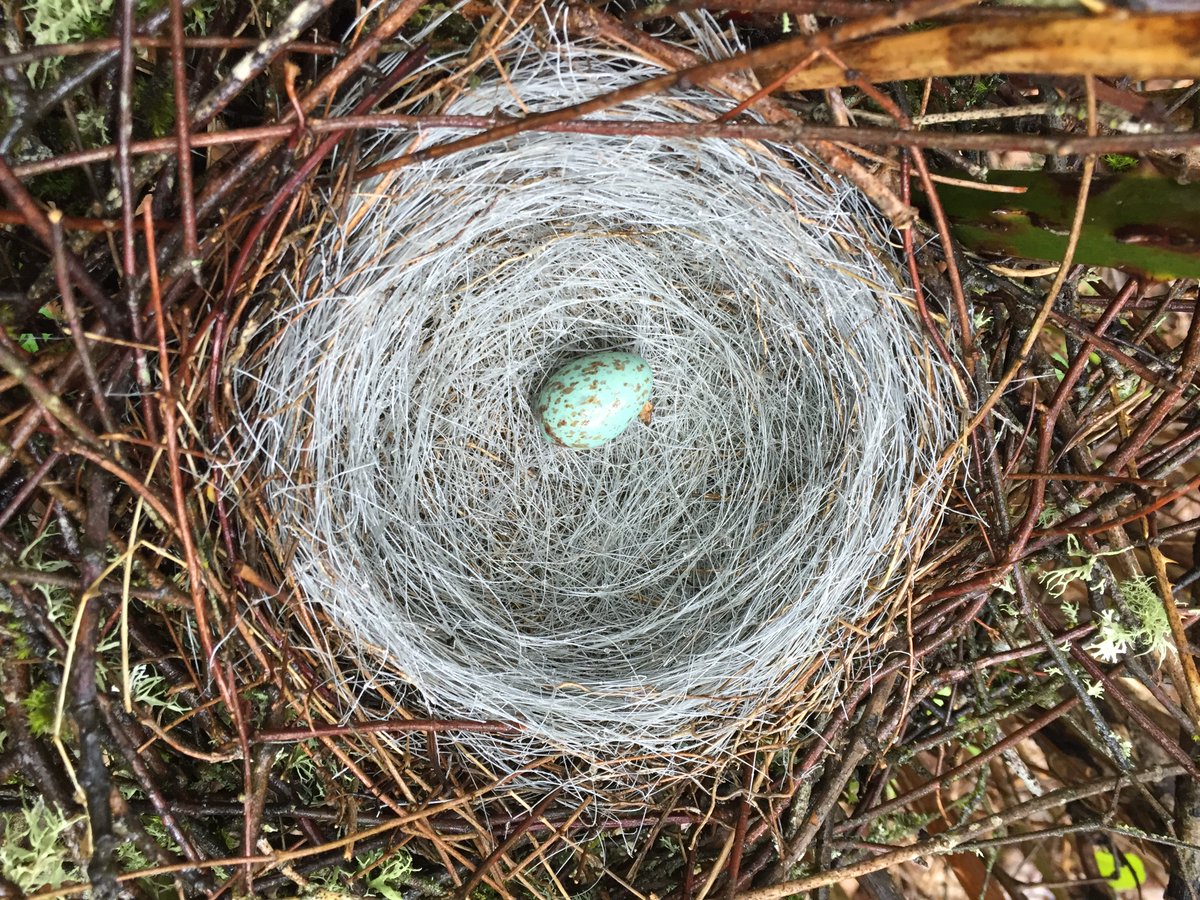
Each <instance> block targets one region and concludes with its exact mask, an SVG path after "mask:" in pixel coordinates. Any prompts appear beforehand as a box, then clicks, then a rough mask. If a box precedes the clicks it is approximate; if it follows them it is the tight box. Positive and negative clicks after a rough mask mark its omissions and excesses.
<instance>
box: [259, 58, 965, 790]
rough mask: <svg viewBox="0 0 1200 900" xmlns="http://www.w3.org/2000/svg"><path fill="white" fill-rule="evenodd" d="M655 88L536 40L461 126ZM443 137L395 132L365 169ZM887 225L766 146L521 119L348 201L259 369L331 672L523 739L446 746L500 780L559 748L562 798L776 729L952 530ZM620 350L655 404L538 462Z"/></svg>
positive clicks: (927, 378)
mask: <svg viewBox="0 0 1200 900" xmlns="http://www.w3.org/2000/svg"><path fill="white" fill-rule="evenodd" d="M652 74H655V71H654V70H653V69H650V68H647V67H646V66H644V64H641V63H637V62H635V61H631V60H629V59H627V58H621V57H619V56H614V55H612V54H609V53H606V52H603V51H600V50H591V51H586V50H582V51H581V50H579V49H578V48H576V49H574V50H573V51H572V52H571V55H570V56H569V58H567V60H566V61H565V62H564V59H563V58H562V57H560V56H556V55H555V54H554V53H553V52H552V53H550V54H543V53H540V52H532V51H530V52H527V53H526V54H525V55H524V56H523V57H522V58H520V59H518V60H516V61H515V62H513V64H512V65H511V66H510V67H509V69H508V71H507V80H506V81H500V80H496V81H485V82H483V83H482V84H479V85H478V86H476V87H473V88H472V89H471V90H470V91H468V92H466V93H465V94H464V95H463V96H461V97H460V98H459V99H458V100H456V101H455V102H454V103H452V104H451V105H450V107H449V108H448V109H447V110H446V111H447V112H449V113H462V114H487V113H491V112H493V111H494V110H495V109H496V108H500V109H501V110H504V111H505V112H510V113H513V114H520V113H521V112H522V111H523V110H539V109H546V108H552V107H556V106H559V105H562V104H565V103H570V102H575V101H578V100H582V99H585V98H587V97H590V96H593V95H596V94H598V93H601V92H605V91H609V90H612V89H614V88H616V87H620V86H622V85H624V84H628V83H630V82H632V81H635V80H638V79H640V78H644V77H647V76H649V75H652ZM515 97H519V98H520V103H519V104H518V103H517V101H516V100H515ZM728 106H729V104H727V103H726V102H724V101H721V100H718V99H715V98H713V97H711V96H709V95H705V94H700V93H688V94H677V95H673V96H671V97H653V98H648V99H644V100H641V101H638V102H636V103H633V104H629V105H627V106H624V107H621V108H619V109H616V110H611V111H609V112H607V113H605V117H607V118H614V117H626V118H633V119H656V120H667V121H680V122H689V121H696V120H698V119H701V118H706V117H712V116H713V115H715V114H718V113H720V112H721V111H723V110H725V109H727V108H728ZM456 136H458V135H457V134H454V133H447V132H437V133H436V134H429V135H422V136H416V135H413V134H411V133H398V132H392V133H384V134H381V135H379V136H378V137H377V138H376V139H375V143H374V144H373V145H372V146H369V147H367V148H366V156H368V157H375V158H390V157H393V156H396V155H398V154H400V153H401V152H403V151H404V150H405V149H408V148H410V147H412V146H414V144H419V145H428V143H430V142H432V141H443V140H450V139H452V138H453V137H456ZM864 236H865V237H864ZM883 242H884V239H883V237H882V236H881V231H880V230H879V226H878V224H877V219H876V217H875V216H874V215H873V214H872V213H871V212H870V211H869V210H868V208H867V207H866V204H865V201H863V200H862V199H861V198H860V196H859V195H858V194H856V193H855V192H853V191H852V190H851V189H849V188H847V187H845V186H843V185H840V184H838V183H836V182H834V181H832V180H830V179H828V178H825V177H823V176H822V175H821V174H820V173H819V172H816V171H813V170H811V169H810V168H809V167H808V166H807V165H806V164H805V163H803V162H801V161H799V160H796V159H793V158H789V157H784V156H782V155H780V154H779V153H777V152H775V151H772V150H770V149H768V148H765V147H762V146H757V145H756V146H750V145H744V144H735V143H723V142H718V141H692V140H664V139H658V138H647V137H632V138H629V137H620V138H617V137H600V136H584V135H565V134H532V135H525V136H522V137H520V138H518V139H514V140H510V141H507V142H503V143H497V144H492V145H489V146H485V147H482V148H479V149H476V150H471V151H469V152H465V153H461V154H457V155H451V156H449V157H447V158H444V159H441V160H437V161H434V162H431V163H427V164H423V165H414V166H411V167H408V168H404V169H401V170H398V171H397V172H394V173H390V174H389V175H387V176H383V177H382V178H381V179H378V180H376V181H374V182H370V183H366V184H364V185H362V186H360V189H359V190H358V192H357V193H356V194H355V196H354V197H353V198H352V201H351V203H350V205H349V208H348V210H347V211H346V214H345V217H344V218H343V219H341V220H339V221H338V222H337V223H335V224H331V225H327V226H326V227H325V230H324V231H323V232H322V234H321V236H320V238H319V240H318V241H317V243H316V246H315V252H314V254H313V255H312V256H311V258H310V259H309V261H308V263H307V270H306V271H307V274H306V276H305V278H304V280H303V283H301V284H296V285H291V288H292V289H293V291H294V302H291V303H284V304H282V305H281V308H280V309H279V310H278V311H277V315H276V318H275V320H274V321H273V322H272V323H269V325H268V330H269V331H270V332H271V333H272V340H271V341H270V342H269V343H267V344H266V346H265V349H264V350H263V351H262V353H261V354H260V355H259V356H258V357H257V358H255V359H254V360H253V362H252V363H251V364H248V365H247V366H246V367H245V369H244V370H243V371H242V373H241V377H242V378H243V379H244V382H243V384H244V386H245V385H249V386H250V387H251V388H252V394H253V398H254V399H253V401H252V402H251V403H250V404H249V405H248V406H247V407H246V409H245V416H246V423H247V429H248V432H249V433H250V434H251V435H252V439H253V445H252V447H250V448H248V455H249V456H251V457H252V458H253V459H254V460H255V461H256V464H257V465H259V466H261V467H262V469H263V470H264V474H265V476H266V481H265V485H266V486H265V491H266V499H267V503H268V507H269V509H270V511H271V513H272V515H273V517H274V520H275V522H276V523H277V534H276V542H277V545H278V546H279V547H280V548H281V553H286V554H287V556H288V563H289V566H290V571H291V573H292V575H293V577H294V579H295V583H296V584H297V585H298V587H299V589H300V592H301V593H302V595H303V597H304V598H305V600H306V602H310V603H312V604H314V605H315V606H317V607H319V608H320V609H321V610H323V612H324V614H325V615H326V616H327V618H328V620H330V621H332V622H333V623H335V625H336V633H333V634H316V635H312V637H313V640H314V643H315V644H316V645H318V646H319V647H320V648H322V652H324V653H325V654H326V656H327V658H328V659H329V661H330V662H329V664H330V665H331V666H336V665H338V662H337V661H336V658H337V657H338V656H339V655H340V657H341V658H342V659H344V658H345V657H346V656H350V657H353V658H355V659H358V660H359V666H360V668H361V673H360V674H359V676H358V677H359V678H360V679H361V683H360V686H361V689H362V691H363V692H364V694H365V693H366V692H368V691H369V689H370V688H371V687H372V686H375V687H379V686H383V687H386V688H388V689H389V690H391V691H393V692H394V691H398V690H399V691H407V692H408V694H407V695H409V696H413V695H414V694H413V692H414V691H415V697H416V698H417V700H416V702H418V703H419V704H420V706H421V707H423V708H424V709H425V710H426V711H428V712H429V713H430V714H433V715H439V716H457V717H464V718H471V719H479V720H487V721H492V720H499V721H505V722H513V723H517V724H519V725H520V726H522V728H523V729H524V731H523V734H522V736H521V737H520V738H519V739H501V738H497V737H494V736H486V735H467V736H463V737H462V738H460V739H458V740H461V742H462V745H463V746H465V747H466V748H468V749H469V750H470V751H472V752H473V753H476V754H481V755H482V756H483V757H484V758H485V759H486V760H487V761H488V762H489V763H490V764H491V766H492V767H493V769H494V770H496V771H499V772H501V773H513V772H515V771H516V770H517V769H518V768H519V767H520V766H521V765H523V764H525V763H527V762H528V761H529V760H530V759H532V758H534V757H535V756H536V755H537V754H539V753H545V752H546V751H548V750H549V751H552V752H559V753H563V754H565V755H566V757H567V758H568V759H569V760H575V761H576V763H575V764H573V765H571V766H569V767H568V769H569V771H571V772H573V773H574V774H571V775H569V776H565V777H569V778H570V779H575V780H581V781H587V780H588V779H600V778H605V777H617V778H623V779H629V778H631V777H633V778H635V779H636V777H638V776H639V775H646V776H648V777H661V776H664V775H672V774H680V773H686V772H689V771H693V770H695V769H696V768H697V767H702V766H704V765H707V764H711V763H713V762H719V761H720V760H721V759H723V758H724V757H726V756H727V755H728V754H729V753H731V752H732V750H733V748H734V747H735V746H737V744H738V741H739V739H740V738H741V737H743V736H745V735H746V734H747V733H751V734H753V733H758V732H760V731H770V730H771V728H772V727H774V724H773V723H774V722H775V721H776V717H777V716H778V715H780V713H781V712H782V711H784V710H786V709H787V708H788V707H789V705H791V704H794V702H795V701H796V698H795V696H793V695H794V693H795V691H796V690H797V689H798V685H797V684H796V681H797V673H798V672H800V671H801V670H802V669H804V668H805V667H806V666H811V665H812V664H813V662H814V660H816V661H820V660H824V662H821V663H820V664H819V666H818V668H819V667H820V666H824V667H825V668H826V669H827V670H829V671H831V670H832V669H833V668H834V667H836V666H839V665H844V661H840V660H839V656H840V651H841V650H842V649H844V648H845V646H846V645H847V644H848V641H849V633H848V631H847V630H846V628H845V627H844V625H843V624H841V623H845V622H855V621H858V620H861V619H862V618H863V616H865V615H866V614H867V613H868V612H869V611H870V610H871V608H872V604H873V603H874V602H876V601H877V598H878V594H879V592H880V590H882V589H883V588H884V587H885V585H884V584H880V583H877V582H879V581H880V578H879V576H880V575H881V573H882V572H883V571H884V569H885V567H886V566H887V564H888V561H889V559H890V558H893V557H894V555H895V553H896V551H897V549H898V548H905V547H908V546H909V545H910V542H912V541H914V540H915V538H914V537H913V536H914V535H916V534H919V533H920V530H921V529H922V527H923V526H924V523H927V522H928V521H929V520H930V518H931V517H933V516H935V515H936V511H937V497H938V494H939V490H940V488H941V483H942V477H943V472H941V471H939V470H938V469H937V466H936V463H935V460H936V459H937V458H938V456H939V453H940V452H941V450H942V448H943V447H944V445H945V444H946V443H947V441H948V440H949V439H950V437H951V436H952V433H953V429H954V423H955V421H956V417H955V415H954V414H953V413H952V409H953V402H952V398H951V394H950V390H949V387H948V385H949V380H948V378H947V376H946V373H945V372H944V371H943V369H942V368H941V367H940V365H939V363H938V362H937V361H936V359H934V358H932V357H931V355H930V353H929V352H928V350H927V349H926V346H925V343H924V341H923V340H922V338H921V335H920V332H919V329H918V328H917V327H916V326H915V325H914V324H913V322H912V321H911V319H910V316H909V314H908V312H907V310H906V308H905V306H904V303H903V302H902V291H901V290H900V289H898V288H897V287H896V285H895V283H894V281H893V280H892V279H891V277H890V276H889V274H888V271H887V269H886V268H885V266H884V265H882V264H881V263H880V261H879V259H878V258H877V256H878V255H880V254H881V253H882V254H886V252H887V251H886V248H885V249H884V250H883V251H880V250H879V249H878V248H879V246H880V245H883ZM599 349H624V350H632V351H634V352H636V353H638V354H640V355H641V356H643V357H644V358H646V359H647V360H648V361H649V362H650V363H651V365H652V366H653V368H654V376H655V396H654V404H655V409H654V415H653V421H652V423H651V424H650V425H649V426H644V425H642V424H640V423H636V422H635V423H634V425H633V427H632V428H630V429H629V430H628V431H627V432H626V433H625V434H623V435H622V436H620V437H619V438H618V439H616V440H615V441H613V442H612V443H610V444H608V445H606V446H604V447H601V448H598V449H595V450H589V451H575V450H568V449H564V448H560V447H556V446H552V445H551V444H550V443H548V442H547V441H546V440H545V438H544V437H543V436H542V434H541V432H540V428H539V426H538V423H537V422H536V419H535V416H534V413H533V411H532V410H531V398H532V396H533V395H534V394H535V392H536V391H537V389H538V388H539V386H540V384H541V381H542V379H544V378H545V377H546V376H547V374H549V373H550V372H552V371H553V370H554V369H555V368H557V367H558V366H559V365H561V364H562V363H563V362H564V361H566V360H568V359H570V358H572V357H574V356H577V355H580V354H583V353H585V352H589V351H593V350H599ZM829 671H826V672H825V675H828V674H829ZM835 680H836V679H835ZM813 681H815V682H822V683H830V679H829V678H827V677H826V678H824V679H823V680H822V678H815V679H813ZM820 699H822V700H823V702H824V703H826V704H827V705H832V704H836V697H833V696H829V697H825V698H820Z"/></svg>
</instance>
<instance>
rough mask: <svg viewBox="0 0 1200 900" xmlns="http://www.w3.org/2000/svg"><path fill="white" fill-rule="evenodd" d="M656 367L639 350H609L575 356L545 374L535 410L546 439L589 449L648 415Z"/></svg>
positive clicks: (646, 418)
mask: <svg viewBox="0 0 1200 900" xmlns="http://www.w3.org/2000/svg"><path fill="white" fill-rule="evenodd" d="M653 389H654V373H653V372H652V371H651V370H650V364H649V363H648V362H646V360H644V359H642V358H641V357H640V356H638V355H637V354H636V353H627V352H625V351H623V350H605V351H603V352H600V353H589V354H588V355H587V356H581V357H579V358H578V359H573V360H571V361H570V362H569V363H567V364H566V365H564V366H563V367H562V368H560V369H558V370H557V371H555V372H554V374H553V375H551V376H550V377H549V378H548V379H546V383H545V385H543V386H542V389H541V390H540V391H538V395H537V399H536V401H535V402H534V412H535V413H536V414H537V416H538V420H539V421H540V422H541V424H542V430H543V431H544V432H545V434H546V438H547V440H549V441H551V442H552V443H555V444H561V445H563V446H564V447H573V448H575V449H579V450H586V449H590V448H592V447H599V446H600V445H601V444H606V443H608V442H609V441H611V440H612V439H613V438H615V437H616V436H617V435H619V434H620V433H621V432H623V431H624V430H625V429H626V428H628V427H629V423H630V422H632V421H633V420H634V419H636V418H638V417H639V415H640V416H641V417H642V419H643V421H648V420H649V415H650V395H651V393H652V392H653Z"/></svg>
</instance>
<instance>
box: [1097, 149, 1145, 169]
mask: <svg viewBox="0 0 1200 900" xmlns="http://www.w3.org/2000/svg"><path fill="white" fill-rule="evenodd" d="M1100 158H1101V159H1102V160H1104V164H1105V165H1106V166H1108V168H1109V169H1111V170H1112V171H1114V172H1128V171H1129V170H1130V169H1136V168H1137V165H1138V158H1137V157H1136V156H1127V155H1126V154H1124V153H1105V154H1104V155H1103V156H1101V157H1100Z"/></svg>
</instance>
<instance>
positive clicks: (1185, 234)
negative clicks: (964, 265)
mask: <svg viewBox="0 0 1200 900" xmlns="http://www.w3.org/2000/svg"><path fill="white" fill-rule="evenodd" d="M988 182H989V183H990V184H1003V185H1009V186H1013V187H1021V188H1025V191H1024V192H1023V193H1019V194H1007V193H1003V194H1001V193H995V192H993V191H981V190H977V189H974V188H965V187H959V186H955V185H948V184H943V185H939V186H938V192H937V193H938V198H939V199H940V200H941V203H942V207H943V208H944V209H945V211H946V216H947V218H948V219H949V220H950V225H951V230H952V231H953V232H954V236H955V237H957V238H958V239H959V240H960V241H961V242H962V243H963V245H964V246H966V247H968V248H970V249H971V250H975V251H977V252H979V253H982V254H985V255H987V254H994V255H998V256H1002V257H1018V258H1021V259H1037V260H1046V261H1047V262H1057V261H1058V260H1061V259H1062V256H1063V253H1064V251H1065V250H1066V246H1067V235H1068V233H1069V232H1070V229H1071V220H1072V219H1073V217H1074V215H1075V202H1076V199H1077V197H1078V195H1079V178H1078V177H1077V176H1075V175H1064V174H1059V173H1053V172H993V173H991V175H990V176H989V177H988ZM919 202H921V203H922V204H925V205H926V207H927V204H928V201H927V200H926V199H925V198H924V197H923V196H922V197H920V198H919ZM1198 209H1200V183H1198V184H1177V183H1176V182H1175V181H1173V180H1171V179H1169V178H1164V177H1162V176H1159V175H1152V174H1146V173H1144V172H1142V171H1140V170H1139V171H1131V172H1125V173H1121V174H1114V175H1104V176H1097V177H1096V178H1094V179H1093V180H1092V185H1091V191H1090V194H1089V197H1088V204H1087V213H1086V214H1085V216H1084V221H1083V229H1082V231H1081V232H1080V236H1079V246H1078V248H1077V249H1076V251H1075V262H1078V263H1084V264H1086V265H1093V266H1112V267H1114V268H1118V269H1125V270H1127V271H1130V272H1135V273H1139V274H1144V275H1149V276H1151V277H1154V278H1162V279H1168V278H1198V277H1200V216H1197V215H1196V210H1198Z"/></svg>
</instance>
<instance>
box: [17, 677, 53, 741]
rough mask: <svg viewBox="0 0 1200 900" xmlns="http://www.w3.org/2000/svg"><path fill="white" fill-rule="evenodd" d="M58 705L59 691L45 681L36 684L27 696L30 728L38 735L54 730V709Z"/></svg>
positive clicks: (26, 705)
mask: <svg viewBox="0 0 1200 900" xmlns="http://www.w3.org/2000/svg"><path fill="white" fill-rule="evenodd" d="M57 705H58V691H56V690H55V689H54V688H53V687H51V686H50V685H49V684H46V683H45V682H42V683H40V684H36V685H34V686H33V687H32V688H31V689H30V691H29V694H28V695H27V696H26V697H25V700H24V706H25V716H26V718H28V720H29V730H30V731H32V732H33V733H34V734H35V735H36V736H38V737H45V736H46V735H48V734H50V732H52V731H53V730H54V710H55V708H56V706H57Z"/></svg>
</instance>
